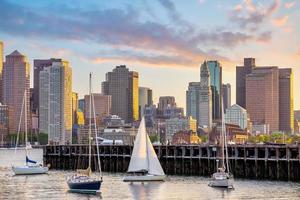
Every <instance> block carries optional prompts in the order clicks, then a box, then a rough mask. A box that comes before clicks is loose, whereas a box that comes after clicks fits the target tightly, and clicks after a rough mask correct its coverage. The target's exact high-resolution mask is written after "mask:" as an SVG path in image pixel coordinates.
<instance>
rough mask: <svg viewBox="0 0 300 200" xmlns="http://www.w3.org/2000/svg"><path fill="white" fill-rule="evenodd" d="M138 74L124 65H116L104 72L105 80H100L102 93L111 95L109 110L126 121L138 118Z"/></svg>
mask: <svg viewBox="0 0 300 200" xmlns="http://www.w3.org/2000/svg"><path fill="white" fill-rule="evenodd" d="M138 80H139V74H138V73H137V72H133V71H129V69H128V68H126V66H125V65H120V66H117V67H116V68H115V69H113V71H112V72H108V73H106V81H105V82H102V93H103V94H105V95H111V101H112V104H111V108H112V109H111V112H112V114H114V115H118V116H120V117H121V118H123V119H124V120H125V121H126V122H133V121H136V120H138V118H139V104H138V100H139V88H138Z"/></svg>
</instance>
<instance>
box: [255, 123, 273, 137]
mask: <svg viewBox="0 0 300 200" xmlns="http://www.w3.org/2000/svg"><path fill="white" fill-rule="evenodd" d="M269 133H270V125H269V124H257V123H254V124H252V134H254V135H259V134H269Z"/></svg>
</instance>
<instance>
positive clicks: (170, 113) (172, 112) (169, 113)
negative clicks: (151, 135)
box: [159, 106, 184, 119]
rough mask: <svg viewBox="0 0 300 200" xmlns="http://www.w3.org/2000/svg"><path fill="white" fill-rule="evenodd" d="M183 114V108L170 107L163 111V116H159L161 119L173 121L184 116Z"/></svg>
mask: <svg viewBox="0 0 300 200" xmlns="http://www.w3.org/2000/svg"><path fill="white" fill-rule="evenodd" d="M183 113H184V110H183V108H180V107H171V106H168V107H166V108H164V109H163V111H162V115H159V117H161V118H164V119H171V118H175V117H179V118H181V117H183V116H184V115H183Z"/></svg>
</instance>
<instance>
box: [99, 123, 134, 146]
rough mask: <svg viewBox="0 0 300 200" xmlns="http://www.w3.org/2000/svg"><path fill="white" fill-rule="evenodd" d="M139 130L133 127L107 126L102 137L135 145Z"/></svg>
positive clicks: (102, 132)
mask: <svg viewBox="0 0 300 200" xmlns="http://www.w3.org/2000/svg"><path fill="white" fill-rule="evenodd" d="M137 132H138V129H137V128H135V127H133V126H128V125H121V126H107V127H105V128H104V129H103V130H102V131H101V132H100V137H101V138H103V139H106V140H112V141H113V142H114V141H116V140H121V141H122V142H123V144H125V145H133V144H134V140H135V137H136V134H137Z"/></svg>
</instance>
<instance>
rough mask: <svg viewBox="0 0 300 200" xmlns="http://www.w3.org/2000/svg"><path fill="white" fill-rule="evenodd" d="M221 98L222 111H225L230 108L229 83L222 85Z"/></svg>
mask: <svg viewBox="0 0 300 200" xmlns="http://www.w3.org/2000/svg"><path fill="white" fill-rule="evenodd" d="M222 96H223V104H224V111H226V110H227V108H229V107H230V106H231V85H230V84H229V83H227V84H222Z"/></svg>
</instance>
